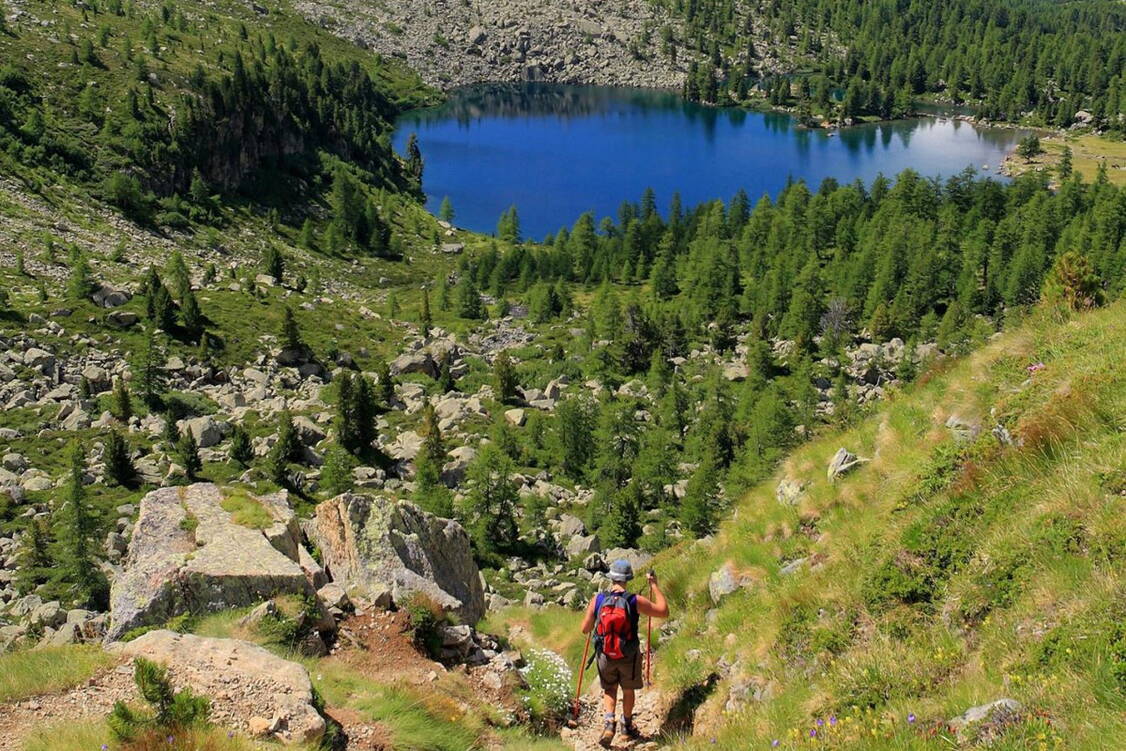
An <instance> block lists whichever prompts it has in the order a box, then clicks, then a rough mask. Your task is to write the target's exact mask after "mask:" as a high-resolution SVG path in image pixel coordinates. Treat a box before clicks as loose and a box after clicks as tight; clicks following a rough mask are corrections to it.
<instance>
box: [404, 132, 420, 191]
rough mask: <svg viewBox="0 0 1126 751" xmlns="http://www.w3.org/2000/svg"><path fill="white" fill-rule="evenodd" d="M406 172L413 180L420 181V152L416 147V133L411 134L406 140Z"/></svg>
mask: <svg viewBox="0 0 1126 751" xmlns="http://www.w3.org/2000/svg"><path fill="white" fill-rule="evenodd" d="M407 170H408V171H409V172H410V173H411V175H413V176H414V179H415V180H421V179H422V150H421V149H420V148H419V147H418V135H417V134H416V133H411V134H410V136H409V137H408V138H407Z"/></svg>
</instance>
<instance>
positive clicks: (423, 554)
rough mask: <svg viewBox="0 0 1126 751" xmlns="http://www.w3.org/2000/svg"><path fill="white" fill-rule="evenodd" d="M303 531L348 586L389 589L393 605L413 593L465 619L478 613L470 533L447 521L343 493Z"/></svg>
mask: <svg viewBox="0 0 1126 751" xmlns="http://www.w3.org/2000/svg"><path fill="white" fill-rule="evenodd" d="M306 531H307V532H308V534H309V537H310V538H311V539H312V541H313V542H314V543H316V545H317V547H318V548H319V549H320V551H321V555H322V559H323V562H324V565H325V567H326V568H327V569H328V571H329V573H330V575H331V576H332V578H333V580H334V581H336V582H338V583H340V584H342V585H343V586H344V587H345V588H346V589H348V590H349V591H353V592H358V593H360V594H369V593H373V592H383V591H386V590H390V591H391V597H392V599H393V600H394V602H396V603H402V602H404V601H406V600H407V599H408V598H409V597H410V596H411V595H412V594H415V593H420V594H423V595H425V596H427V597H429V598H430V599H432V600H434V602H436V603H437V604H438V605H440V606H441V607H442V608H444V609H445V610H446V611H448V612H451V613H454V614H456V615H457V616H458V618H460V619H461V621H462V623H466V624H474V623H476V622H477V621H478V620H479V619H480V618H481V617H482V616H483V615H484V614H485V592H484V589H483V587H482V586H481V577H480V573H479V571H478V570H477V564H476V563H474V561H473V553H472V551H471V550H470V547H469V535H468V534H466V532H465V529H464V528H462V526H461V525H460V524H458V523H457V522H455V521H453V520H451V519H442V518H440V517H437V516H434V515H433V514H429V513H427V512H425V511H423V510H422V509H420V508H419V507H418V506H415V505H414V504H413V503H408V502H406V501H398V500H394V499H391V498H385V497H381V496H367V495H357V494H353V493H345V494H343V495H339V496H337V497H336V498H333V499H332V500H331V501H325V502H324V503H322V504H320V505H319V506H317V510H316V515H315V516H314V518H313V521H312V522H311V523H310V524H309V526H308V527H307V529H306Z"/></svg>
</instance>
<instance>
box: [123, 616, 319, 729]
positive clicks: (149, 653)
mask: <svg viewBox="0 0 1126 751" xmlns="http://www.w3.org/2000/svg"><path fill="white" fill-rule="evenodd" d="M110 651H113V652H116V653H118V654H122V655H125V656H128V657H133V658H137V657H143V658H145V659H147V660H151V661H153V662H156V663H159V664H161V665H164V666H165V667H167V668H168V673H169V677H170V678H171V680H172V683H173V685H174V686H175V687H176V688H177V689H180V688H185V687H186V688H190V689H191V690H192V691H193V692H194V693H196V694H199V695H202V696H206V697H208V698H209V699H210V700H211V719H212V720H213V721H214V722H216V723H217V724H219V725H222V726H224V727H233V728H238V729H240V730H247V731H250V732H251V733H253V734H255V735H264V736H270V737H272V738H274V739H276V740H279V741H281V742H283V743H310V744H311V743H315V742H317V741H318V740H320V738H321V737H322V736H323V735H324V732H325V721H324V718H323V717H321V715H320V713H319V712H317V710H316V708H315V707H314V706H313V684H312V683H311V682H310V680H309V673H308V672H307V671H306V670H305V668H303V667H302V666H300V665H298V664H297V663H295V662H290V661H288V660H283V659H282V658H281V657H278V656H276V655H274V654H271V653H270V652H268V651H266V650H265V649H263V648H262V647H259V646H257V645H255V644H249V643H247V642H244V641H239V640H237V639H212V638H207V637H202V636H194V635H191V634H177V633H174V632H172V631H167V630H159V631H150V632H148V633H147V634H144V635H142V636H140V637H138V638H136V639H134V640H133V641H130V642H125V643H118V644H114V645H111V647H110Z"/></svg>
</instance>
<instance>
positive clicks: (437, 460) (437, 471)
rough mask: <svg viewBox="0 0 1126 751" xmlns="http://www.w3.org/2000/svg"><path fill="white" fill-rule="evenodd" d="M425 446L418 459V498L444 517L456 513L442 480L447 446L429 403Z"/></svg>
mask: <svg viewBox="0 0 1126 751" xmlns="http://www.w3.org/2000/svg"><path fill="white" fill-rule="evenodd" d="M419 434H420V435H422V448H421V449H420V450H419V452H418V456H417V457H416V458H415V493H414V497H415V500H416V501H418V503H419V505H420V506H422V508H424V509H425V510H427V511H429V512H430V513H432V514H435V515H437V516H442V517H449V516H451V515H452V514H453V494H452V493H450V492H449V489H448V488H446V487H445V486H444V485H443V484H442V482H441V473H442V463H443V462H444V461H445V459H446V447H445V445H444V443H443V441H442V431H441V430H440V429H439V427H438V417H437V415H436V414H435V413H434V407H433V406H432V405H431V404H429V403H428V404H426V406H425V407H423V411H422V425H421V427H420V428H419Z"/></svg>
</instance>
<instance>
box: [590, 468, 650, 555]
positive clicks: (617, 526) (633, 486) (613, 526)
mask: <svg viewBox="0 0 1126 751" xmlns="http://www.w3.org/2000/svg"><path fill="white" fill-rule="evenodd" d="M641 506H642V494H641V485H640V483H638V482H636V481H634V482H631V483H630V484H629V485H627V486H626V487H624V488H622V489H620V490H618V491H617V492H615V493H614V495H613V498H612V499H611V502H610V508H609V509H608V512H607V514H606V518H605V519H604V520H603V522H602V525H601V526H600V527H599V528H598V537H599V539H600V540H601V541H602V544H603V546H604V547H606V548H632V547H634V546H635V545H636V544H637V538H638V537H640V536H641Z"/></svg>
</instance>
